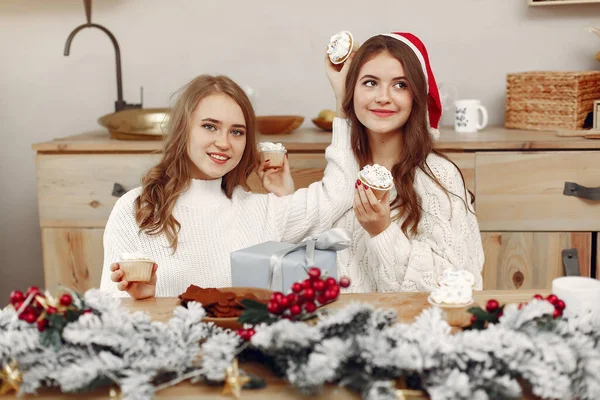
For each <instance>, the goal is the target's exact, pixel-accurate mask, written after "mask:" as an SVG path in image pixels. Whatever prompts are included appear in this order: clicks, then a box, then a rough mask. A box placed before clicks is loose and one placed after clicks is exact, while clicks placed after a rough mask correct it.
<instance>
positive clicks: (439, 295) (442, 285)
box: [427, 268, 475, 327]
mask: <svg viewBox="0 0 600 400" xmlns="http://www.w3.org/2000/svg"><path fill="white" fill-rule="evenodd" d="M474 283H475V277H474V276H473V274H472V273H470V272H469V271H465V270H459V269H455V268H446V269H445V270H444V274H443V276H442V279H441V280H440V282H439V287H438V288H437V289H435V290H434V291H433V292H431V294H430V295H429V297H428V298H427V301H428V302H429V303H430V304H432V305H434V306H438V307H440V308H441V309H442V310H444V312H445V313H446V320H447V322H448V324H449V325H450V326H458V327H461V326H466V325H468V324H469V323H470V322H471V314H469V312H468V309H469V308H470V307H471V305H472V304H473V303H474V301H473V284H474Z"/></svg>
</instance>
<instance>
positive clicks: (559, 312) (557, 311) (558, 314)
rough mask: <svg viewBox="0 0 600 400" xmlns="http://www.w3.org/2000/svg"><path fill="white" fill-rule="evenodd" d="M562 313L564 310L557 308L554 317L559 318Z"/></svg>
mask: <svg viewBox="0 0 600 400" xmlns="http://www.w3.org/2000/svg"><path fill="white" fill-rule="evenodd" d="M561 315H562V311H560V310H557V309H555V310H554V312H553V313H552V318H558V317H560V316H561Z"/></svg>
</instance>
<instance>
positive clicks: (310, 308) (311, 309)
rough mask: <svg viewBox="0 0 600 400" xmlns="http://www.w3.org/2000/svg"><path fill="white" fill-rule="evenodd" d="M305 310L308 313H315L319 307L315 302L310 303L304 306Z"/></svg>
mask: <svg viewBox="0 0 600 400" xmlns="http://www.w3.org/2000/svg"><path fill="white" fill-rule="evenodd" d="M304 309H305V310H306V312H309V313H314V312H315V311H316V310H317V305H316V304H315V303H314V302H312V301H309V302H307V303H306V304H304Z"/></svg>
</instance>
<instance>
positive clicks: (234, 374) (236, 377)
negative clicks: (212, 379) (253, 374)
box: [221, 358, 250, 400]
mask: <svg viewBox="0 0 600 400" xmlns="http://www.w3.org/2000/svg"><path fill="white" fill-rule="evenodd" d="M248 382H250V377H249V376H246V375H241V376H240V367H239V365H238V360H237V358H234V359H233V362H232V363H231V365H230V366H229V367H227V369H226V370H225V386H224V387H223V391H222V392H221V395H224V394H229V393H231V394H233V396H234V397H235V398H236V399H237V400H239V399H240V397H241V396H242V387H243V386H244V385H245V384H246V383H248Z"/></svg>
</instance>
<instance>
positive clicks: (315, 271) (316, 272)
mask: <svg viewBox="0 0 600 400" xmlns="http://www.w3.org/2000/svg"><path fill="white" fill-rule="evenodd" d="M308 276H310V279H313V280H316V279H319V277H320V276H321V270H320V269H319V268H317V267H312V268H311V269H309V270H308Z"/></svg>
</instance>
